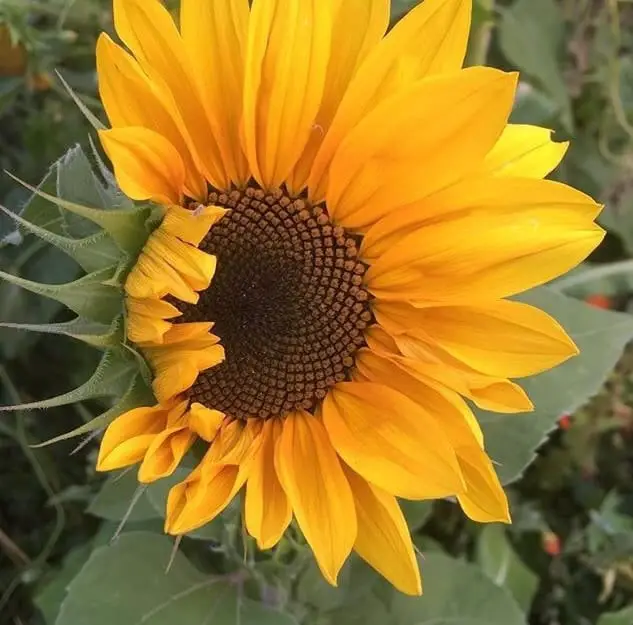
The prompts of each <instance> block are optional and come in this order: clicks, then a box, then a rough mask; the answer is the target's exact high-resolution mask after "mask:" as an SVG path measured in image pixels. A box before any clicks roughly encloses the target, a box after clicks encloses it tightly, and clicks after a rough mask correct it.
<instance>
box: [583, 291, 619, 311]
mask: <svg viewBox="0 0 633 625" xmlns="http://www.w3.org/2000/svg"><path fill="white" fill-rule="evenodd" d="M585 302H586V303H587V304H589V305H590V306H595V307H596V308H606V309H609V308H613V302H612V301H611V298H610V297H607V296H606V295H602V294H601V293H595V294H594V295H588V296H587V297H585Z"/></svg>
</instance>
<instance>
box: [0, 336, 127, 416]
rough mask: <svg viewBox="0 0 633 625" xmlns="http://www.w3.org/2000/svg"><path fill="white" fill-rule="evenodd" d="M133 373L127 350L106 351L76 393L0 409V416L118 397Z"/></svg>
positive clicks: (72, 392) (124, 390) (0, 407)
mask: <svg viewBox="0 0 633 625" xmlns="http://www.w3.org/2000/svg"><path fill="white" fill-rule="evenodd" d="M136 372H137V365H136V362H135V361H134V359H133V358H132V357H131V355H130V354H129V353H128V352H127V351H126V350H123V349H120V348H116V349H109V350H107V351H106V352H105V353H104V354H103V357H102V358H101V362H100V363H99V365H98V366H97V369H96V370H95V372H94V373H93V374H92V376H91V377H90V379H88V380H87V381H86V382H84V383H83V384H82V385H81V386H78V387H77V388H76V389H74V390H72V391H69V392H68V393H62V394H61V395H57V397H51V398H50V399H43V400H42V401H35V402H31V403H28V404H17V405H15V406H0V412H13V411H16V410H34V409H41V408H55V407H56V406H67V405H69V404H74V403H77V402H81V401H87V400H89V399H95V398H97V397H120V396H121V395H123V394H124V393H125V392H126V390H127V389H128V388H129V385H130V376H131V375H134V374H135V373H136ZM134 377H136V376H134Z"/></svg>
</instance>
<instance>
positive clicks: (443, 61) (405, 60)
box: [309, 0, 471, 201]
mask: <svg viewBox="0 0 633 625" xmlns="http://www.w3.org/2000/svg"><path fill="white" fill-rule="evenodd" d="M470 12H471V2H470V1H469V0H425V2H423V3H421V4H420V5H418V6H417V7H415V8H414V9H413V10H412V11H411V12H410V13H409V14H408V15H407V17H406V19H403V20H401V21H400V22H399V23H398V24H396V26H395V27H394V28H393V30H392V31H391V32H390V33H389V34H388V35H387V36H386V37H385V38H384V39H383V40H382V41H381V42H380V43H379V44H378V45H376V46H374V48H373V49H372V51H371V53H370V54H369V55H368V57H367V58H366V60H365V62H364V63H363V64H362V66H361V67H360V68H359V69H358V72H357V73H356V75H355V76H354V77H353V79H352V80H351V81H350V85H349V88H348V89H347V91H346V93H345V95H344V96H343V98H342V101H341V104H340V107H339V108H338V110H337V113H336V116H335V117H334V120H333V121H332V124H331V126H330V129H329V131H328V132H327V135H326V137H325V139H324V141H323V143H322V145H321V147H320V149H319V151H318V153H317V155H316V156H315V158H314V164H313V165H312V170H311V173H310V178H309V188H310V198H311V199H312V200H313V201H321V200H323V199H324V198H325V196H326V190H327V188H328V177H329V171H330V167H331V164H332V160H333V158H334V155H335V153H336V151H337V149H338V147H339V146H340V145H341V144H342V143H343V141H344V139H346V137H347V136H348V135H349V134H350V133H351V132H352V131H354V130H355V128H356V127H357V126H358V124H359V123H360V122H361V121H362V120H363V119H364V118H366V117H368V116H369V115H370V114H371V113H372V112H373V111H374V110H375V109H376V107H378V106H379V105H380V104H382V103H384V102H385V101H386V100H387V99H388V98H390V97H391V96H393V95H394V94H395V93H398V92H399V91H401V90H403V89H406V88H408V87H410V86H411V85H412V84H413V83H415V82H417V81H419V80H422V79H423V78H425V77H427V76H432V75H436V74H439V73H443V72H452V71H455V70H458V69H459V68H460V67H461V66H462V63H463V60H464V55H465V53H466V45H467V42H468V33H469V30H470ZM421 42H424V45H420V43H421Z"/></svg>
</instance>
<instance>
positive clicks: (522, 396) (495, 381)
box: [468, 376, 534, 413]
mask: <svg viewBox="0 0 633 625" xmlns="http://www.w3.org/2000/svg"><path fill="white" fill-rule="evenodd" d="M468 381H469V393H468V397H469V399H472V400H473V401H474V402H475V404H477V406H479V408H483V409H484V410H490V411H492V412H504V413H514V412H531V411H532V410H534V404H533V403H532V402H531V401H530V398H529V397H528V396H527V394H526V392H525V391H524V390H523V389H522V388H521V387H520V386H519V385H518V384H515V383H514V382H510V380H504V379H500V378H491V377H485V376H481V378H476V377H474V376H471V377H470V379H469V380H468Z"/></svg>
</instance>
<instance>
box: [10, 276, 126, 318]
mask: <svg viewBox="0 0 633 625" xmlns="http://www.w3.org/2000/svg"><path fill="white" fill-rule="evenodd" d="M115 269H116V268H114V267H110V268H107V269H101V270H100V271H95V272H93V273H90V274H88V275H86V276H83V277H81V278H79V279H78V280H75V281H73V282H68V283H67V284H41V283H40V282H34V281H32V280H26V279H25V278H20V277H19V276H14V275H11V274H9V273H5V272H4V271H0V278H1V279H4V280H6V281H7V282H9V283H10V284H14V285H16V286H19V287H22V288H23V289H26V290H27V291H30V292H31V293H36V294H37V295H42V296H43V297H48V298H50V299H53V300H55V301H57V302H60V303H61V304H64V305H65V306H67V307H68V308H70V309H71V310H72V311H73V312H75V313H77V314H78V315H79V316H80V317H85V318H86V319H89V320H91V321H96V322H97V323H111V322H112V319H114V318H115V317H117V316H118V315H119V314H120V313H121V309H122V306H123V295H122V293H121V290H120V289H119V288H117V287H115V286H113V285H111V284H108V282H109V281H110V280H111V279H112V276H113V275H114V272H115Z"/></svg>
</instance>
